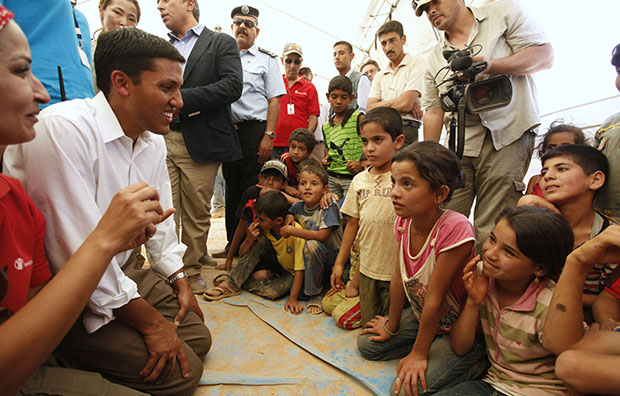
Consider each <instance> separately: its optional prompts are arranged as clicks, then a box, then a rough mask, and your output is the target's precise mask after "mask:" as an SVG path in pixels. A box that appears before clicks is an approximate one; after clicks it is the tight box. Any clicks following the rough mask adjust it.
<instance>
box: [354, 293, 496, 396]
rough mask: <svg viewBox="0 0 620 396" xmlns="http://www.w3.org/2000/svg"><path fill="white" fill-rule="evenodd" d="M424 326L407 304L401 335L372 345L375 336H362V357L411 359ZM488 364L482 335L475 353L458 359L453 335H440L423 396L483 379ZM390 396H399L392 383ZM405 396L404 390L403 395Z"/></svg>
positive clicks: (434, 349) (431, 355)
mask: <svg viewBox="0 0 620 396" xmlns="http://www.w3.org/2000/svg"><path fill="white" fill-rule="evenodd" d="M419 326H420V323H419V322H418V320H417V319H416V318H415V316H414V315H413V311H412V310H411V309H410V307H409V305H408V304H407V306H406V308H405V309H404V310H403V313H402V315H401V319H400V332H399V333H398V335H395V336H393V337H391V338H390V339H389V340H387V341H385V342H377V341H371V340H370V337H371V336H372V335H373V334H364V335H360V336H359V337H358V338H357V346H358V348H359V350H360V352H361V353H362V355H363V356H364V357H365V358H366V359H369V360H392V359H400V358H403V357H405V356H407V355H408V354H409V353H410V352H411V349H412V348H413V344H414V342H415V339H416V336H417V334H418V327H419ZM487 368H488V361H487V358H486V348H485V344H484V337H483V336H482V334H480V335H478V336H476V338H475V340H474V344H473V345H472V347H471V350H470V351H469V352H468V353H467V354H466V355H464V356H458V355H457V354H455V353H454V351H452V347H450V335H449V334H445V335H437V336H435V340H434V341H433V343H432V345H431V349H430V352H429V359H428V367H427V369H426V385H427V391H428V392H427V393H424V392H423V391H422V387H421V386H420V385H418V392H419V394H420V395H431V394H434V393H436V392H438V391H440V390H443V389H448V388H450V387H453V386H455V385H456V384H459V383H461V382H463V381H467V380H470V379H474V378H480V376H481V375H482V374H483V373H485V372H486V370H487ZM390 394H392V395H394V394H395V386H394V383H392V387H391V389H390ZM400 394H401V395H403V394H404V389H402V390H401V392H400Z"/></svg>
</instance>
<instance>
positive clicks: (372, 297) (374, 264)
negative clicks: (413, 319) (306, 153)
mask: <svg viewBox="0 0 620 396" xmlns="http://www.w3.org/2000/svg"><path fill="white" fill-rule="evenodd" d="M402 127H403V124H402V119H401V117H400V114H399V113H398V111H397V110H395V109H392V108H389V107H378V108H376V109H373V110H371V111H369V112H368V113H367V114H366V116H365V117H364V120H363V121H362V122H361V130H362V141H363V145H364V154H365V155H366V158H368V161H369V162H370V168H368V169H367V170H365V171H363V172H361V173H359V174H357V175H356V176H355V177H354V178H353V181H352V182H351V187H350V189H351V193H350V194H347V196H346V198H345V200H344V204H343V205H342V209H341V211H342V213H343V214H346V215H348V216H350V218H349V220H348V222H347V226H346V228H345V230H344V234H343V237H342V244H341V245H340V252H339V253H338V257H337V258H336V262H335V264H334V269H333V272H332V276H331V285H332V288H333V289H335V290H336V291H340V290H342V289H344V284H343V282H342V272H343V270H344V266H345V263H346V261H347V259H348V258H349V254H350V251H351V246H352V245H353V242H354V241H355V237H356V236H358V235H359V245H360V267H359V271H357V272H356V274H355V277H354V278H353V280H352V281H351V284H350V285H349V288H350V290H351V293H348V296H349V297H352V296H354V295H356V294H357V292H358V291H359V296H360V309H361V325H362V326H363V325H364V324H366V322H368V321H369V320H370V319H372V318H374V317H375V316H377V315H387V313H388V310H389V306H390V279H391V278H392V274H393V272H394V269H395V268H396V264H397V262H398V243H397V242H396V239H395V238H394V237H393V235H392V232H393V228H394V221H395V220H396V213H395V212H394V206H393V205H392V199H391V197H390V193H391V190H392V180H391V171H390V166H391V163H392V157H393V156H394V154H395V153H396V151H397V150H398V149H400V148H401V147H402V145H403V143H404V141H405V136H404V135H403V134H402Z"/></svg>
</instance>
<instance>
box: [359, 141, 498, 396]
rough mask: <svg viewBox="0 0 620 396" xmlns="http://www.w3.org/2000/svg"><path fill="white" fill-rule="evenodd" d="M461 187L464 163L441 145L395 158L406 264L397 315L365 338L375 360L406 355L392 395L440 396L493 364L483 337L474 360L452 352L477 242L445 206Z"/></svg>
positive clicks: (396, 282) (393, 299) (362, 346)
mask: <svg viewBox="0 0 620 396" xmlns="http://www.w3.org/2000/svg"><path fill="white" fill-rule="evenodd" d="M461 184H462V177H461V167H460V163H459V160H458V158H457V157H456V155H455V154H454V153H453V152H451V151H450V150H448V149H447V148H445V147H443V146H442V145H440V144H438V143H435V142H420V143H414V144H413V145H411V146H409V147H407V148H405V149H403V150H402V151H400V152H398V153H397V154H396V155H395V156H394V159H393V161H392V185H393V186H392V202H393V205H394V209H395V211H396V214H397V216H398V217H397V218H396V223H395V226H394V228H395V233H396V239H397V240H398V241H399V242H400V248H399V250H398V254H399V264H400V265H399V267H398V268H397V270H396V271H394V275H393V276H392V281H391V284H390V315H389V318H388V317H384V316H377V317H376V318H374V319H372V320H371V321H370V322H368V323H367V324H366V328H365V329H364V330H363V331H362V332H361V334H360V336H359V338H358V347H359V350H360V352H361V353H362V355H363V356H364V357H365V358H367V359H371V360H389V359H397V358H403V357H404V359H402V360H401V361H400V364H399V365H398V369H397V373H396V379H395V381H394V384H393V386H392V394H394V393H399V392H400V391H401V390H402V388H403V387H404V393H406V394H410V393H411V392H412V391H413V393H414V394H415V393H416V391H418V392H419V393H423V392H424V393H426V392H428V393H429V394H432V393H434V392H437V391H439V390H441V389H442V388H444V387H445V386H447V385H450V384H453V383H455V382H456V381H464V380H467V379H470V378H472V377H471V375H472V374H475V373H476V371H475V370H470V368H472V367H477V366H478V367H479V369H478V371H477V372H478V373H481V372H482V371H483V369H484V368H485V367H486V366H485V362H484V359H483V358H484V347H483V342H482V339H480V340H478V341H477V342H476V343H475V346H474V347H473V348H472V350H471V351H470V352H469V353H468V354H467V356H462V357H461V356H457V355H455V354H454V353H453V352H452V351H451V350H450V336H449V335H448V333H449V331H450V328H451V326H452V324H453V323H454V321H455V320H456V318H457V317H458V313H459V310H460V307H461V304H462V302H463V301H464V299H465V295H466V293H465V288H464V286H463V279H462V275H461V273H462V269H463V267H464V266H465V263H466V262H467V261H468V260H469V259H471V258H472V257H473V256H474V242H475V235H474V229H473V226H472V225H471V223H470V222H469V220H467V218H466V217H465V216H463V215H462V214H460V213H458V212H454V211H451V210H444V209H443V208H442V207H443V205H444V204H445V203H446V202H448V201H449V200H450V198H451V197H452V193H453V191H454V190H455V189H456V188H457V187H459V186H460V185H461ZM470 373H471V374H470ZM418 378H419V380H418Z"/></svg>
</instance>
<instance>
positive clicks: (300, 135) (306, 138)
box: [280, 128, 316, 198]
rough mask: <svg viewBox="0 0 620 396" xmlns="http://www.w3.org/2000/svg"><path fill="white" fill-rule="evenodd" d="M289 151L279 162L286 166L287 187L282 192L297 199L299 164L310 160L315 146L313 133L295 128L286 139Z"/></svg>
mask: <svg viewBox="0 0 620 396" xmlns="http://www.w3.org/2000/svg"><path fill="white" fill-rule="evenodd" d="M288 142H289V149H288V150H289V151H287V152H286V153H284V154H282V155H281V156H280V161H282V162H284V165H286V170H287V172H288V178H287V179H286V182H287V185H286V186H285V187H284V192H286V193H287V194H289V195H291V196H293V197H296V198H299V197H300V195H299V191H297V184H299V170H300V169H299V164H300V162H301V161H303V160H305V159H306V158H310V155H311V154H312V150H314V146H315V145H316V140H315V139H314V133H313V132H311V131H310V130H309V129H306V128H297V129H295V130H294V131H293V132H292V133H291V136H290V137H289V138H288Z"/></svg>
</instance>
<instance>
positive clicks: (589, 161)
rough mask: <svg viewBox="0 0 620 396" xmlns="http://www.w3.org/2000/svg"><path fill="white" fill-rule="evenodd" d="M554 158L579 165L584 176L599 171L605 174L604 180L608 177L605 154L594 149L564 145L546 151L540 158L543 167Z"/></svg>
mask: <svg viewBox="0 0 620 396" xmlns="http://www.w3.org/2000/svg"><path fill="white" fill-rule="evenodd" d="M555 157H568V158H570V159H571V160H573V162H574V163H576V164H577V165H579V166H580V167H581V169H583V171H584V172H585V173H586V175H591V174H593V173H594V172H597V171H601V172H603V173H604V174H605V178H607V177H608V175H609V162H608V161H607V157H605V154H603V153H601V152H600V151H598V150H597V149H595V148H594V147H590V146H584V145H580V144H564V145H562V146H557V147H554V148H552V149H551V150H549V151H547V152H546V153H545V154H544V155H543V156H542V158H541V162H542V164H543V166H544V165H545V161H547V160H550V159H551V158H555Z"/></svg>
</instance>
